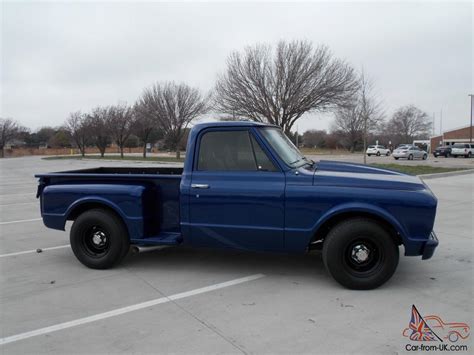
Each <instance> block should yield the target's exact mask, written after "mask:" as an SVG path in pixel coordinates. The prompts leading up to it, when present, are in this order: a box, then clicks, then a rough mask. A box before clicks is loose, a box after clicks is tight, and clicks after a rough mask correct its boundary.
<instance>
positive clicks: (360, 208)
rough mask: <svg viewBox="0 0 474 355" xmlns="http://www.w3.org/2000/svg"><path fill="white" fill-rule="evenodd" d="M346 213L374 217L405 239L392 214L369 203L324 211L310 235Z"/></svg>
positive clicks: (351, 204)
mask: <svg viewBox="0 0 474 355" xmlns="http://www.w3.org/2000/svg"><path fill="white" fill-rule="evenodd" d="M347 212H363V213H367V214H371V215H375V216H377V217H379V218H382V219H383V220H385V221H386V222H387V223H389V224H390V225H391V226H392V227H393V228H394V229H395V231H396V232H397V233H398V234H400V236H401V238H402V240H403V241H405V240H406V239H407V235H408V234H407V232H406V230H405V228H403V226H402V225H401V224H400V222H398V221H397V219H396V218H394V217H393V215H392V214H390V213H389V212H388V211H386V210H385V209H383V208H382V207H380V206H376V205H372V204H369V203H363V202H349V203H343V204H340V205H337V206H334V207H333V208H331V209H329V210H328V211H326V213H324V214H323V215H322V216H321V217H320V218H319V220H318V221H317V222H316V223H315V224H314V226H313V227H312V235H315V234H316V233H317V232H318V230H319V228H320V227H321V226H322V225H324V223H326V222H327V221H328V220H330V219H331V218H333V217H336V216H337V215H340V214H342V213H347Z"/></svg>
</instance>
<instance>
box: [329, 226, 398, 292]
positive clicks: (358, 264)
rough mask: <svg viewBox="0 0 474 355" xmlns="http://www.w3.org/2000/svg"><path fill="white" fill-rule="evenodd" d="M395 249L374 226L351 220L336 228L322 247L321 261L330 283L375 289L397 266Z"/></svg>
mask: <svg viewBox="0 0 474 355" xmlns="http://www.w3.org/2000/svg"><path fill="white" fill-rule="evenodd" d="M398 258H399V252H398V246H397V244H396V243H395V241H394V240H393V238H392V236H391V235H390V234H389V233H388V232H387V231H386V230H385V229H384V228H383V227H382V226H381V225H379V224H378V223H377V222H375V221H373V220H370V219H367V218H352V219H349V220H346V221H344V222H341V223H340V224H338V225H336V226H335V227H334V228H333V229H332V230H331V231H330V232H329V234H328V236H327V237H326V238H325V240H324V243H323V261H324V264H325V266H326V268H327V270H328V271H329V273H330V274H331V275H332V277H334V279H335V280H336V281H337V282H339V283H340V284H341V285H343V286H345V287H347V288H350V289H356V290H368V289H373V288H377V287H379V286H380V285H382V284H384V283H385V282H386V281H387V280H389V279H390V278H391V277H392V275H393V273H394V272H395V270H396V268H397V265H398Z"/></svg>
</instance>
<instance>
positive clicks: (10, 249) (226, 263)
mask: <svg viewBox="0 0 474 355" xmlns="http://www.w3.org/2000/svg"><path fill="white" fill-rule="evenodd" d="M360 158H361V157H360ZM378 158H379V157H371V158H370V160H379V159H378ZM318 159H319V157H318ZM381 159H385V158H381ZM381 159H380V160H381ZM431 159H432V157H430V160H431ZM439 160H440V161H441V160H443V161H444V160H445V159H444V158H440V159H439ZM446 160H448V159H446ZM451 160H453V161H454V160H460V159H451ZM473 160H474V159H469V160H467V159H466V161H467V162H466V164H471V163H470V161H473ZM391 161H394V159H391ZM409 163H412V162H409ZM415 163H424V162H422V161H415ZM99 164H100V165H102V166H118V165H133V164H134V163H131V162H128V163H119V162H101V163H99V162H97V161H75V160H70V161H60V160H57V161H55V160H50V161H46V160H41V159H40V158H38V157H31V158H15V159H3V160H0V298H1V303H0V314H1V316H0V319H1V320H0V321H1V338H2V339H1V341H0V343H1V342H4V344H3V345H0V352H2V353H5V354H24V353H46V352H48V353H58V354H64V353H146V352H148V353H151V352H153V353H267V354H268V353H292V354H294V353H334V352H337V353H348V352H355V353H398V352H404V351H405V350H406V348H405V347H406V344H407V343H408V342H409V341H408V339H407V338H404V337H403V336H402V331H403V329H404V328H406V327H407V326H408V323H409V321H410V316H411V313H410V312H411V306H412V304H415V305H416V306H417V308H418V309H419V311H420V313H421V314H422V315H428V314H436V315H438V316H440V317H441V318H443V319H444V320H445V321H447V322H466V323H468V324H469V325H470V326H471V327H472V326H474V322H473V314H474V312H473V311H474V307H473V302H472V300H473V299H474V295H473V293H474V292H473V291H474V289H473V288H474V283H473V275H474V274H473V264H472V261H473V250H474V248H473V223H474V222H473V219H474V175H472V174H469V175H459V176H451V177H444V178H435V179H430V180H426V183H427V184H428V185H429V187H430V188H431V189H432V190H433V192H434V193H435V195H436V196H437V197H438V199H439V206H438V215H437V220H436V226H435V230H436V232H437V234H438V237H439V239H440V246H439V248H438V249H437V251H436V253H435V255H434V257H433V258H432V259H430V260H426V261H422V260H421V258H418V257H416V258H414V257H401V258H400V264H399V267H398V270H397V272H396V273H395V275H394V277H393V278H392V279H391V280H390V281H389V282H388V283H387V284H385V285H384V286H382V287H381V288H379V289H376V290H372V291H350V290H346V289H343V288H341V286H339V285H338V284H337V283H336V282H335V281H333V280H332V279H331V277H330V276H329V275H328V274H327V273H326V271H325V269H324V267H323V264H322V260H321V256H320V254H318V253H313V254H310V255H269V254H256V253H241V252H223V251H211V250H192V249H185V248H169V249H165V250H161V251H154V252H149V253H144V254H139V255H130V256H128V257H127V258H126V259H125V260H124V262H123V263H122V264H121V265H119V266H118V267H116V268H115V269H111V270H102V271H99V270H91V269H87V268H86V267H84V266H83V265H82V264H80V263H79V262H78V261H77V260H76V258H75V257H74V255H73V254H72V252H71V250H70V248H69V246H68V233H64V232H60V231H53V230H50V229H47V228H46V227H44V226H43V224H42V222H41V220H39V218H40V214H39V206H38V201H37V200H36V199H35V196H34V195H35V192H36V181H35V179H34V178H33V174H34V173H39V172H48V171H62V170H69V169H76V168H86V167H94V166H98V165H99ZM135 164H136V163H135ZM471 165H472V164H471ZM69 227H70V225H68V228H67V229H69ZM37 248H41V249H42V250H43V252H41V253H37V252H36V249H37ZM49 248H50V249H49ZM401 254H402V253H401ZM148 301H152V302H150V303H144V302H148ZM105 312H109V313H105ZM463 344H468V345H469V346H470V349H472V336H471V337H470V338H468V340H467V341H465V342H464V343H463ZM471 351H472V350H471Z"/></svg>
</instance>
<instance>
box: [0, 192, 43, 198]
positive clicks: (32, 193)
mask: <svg viewBox="0 0 474 355" xmlns="http://www.w3.org/2000/svg"><path fill="white" fill-rule="evenodd" d="M3 196H36V192H28V193H24V194H0V197H3Z"/></svg>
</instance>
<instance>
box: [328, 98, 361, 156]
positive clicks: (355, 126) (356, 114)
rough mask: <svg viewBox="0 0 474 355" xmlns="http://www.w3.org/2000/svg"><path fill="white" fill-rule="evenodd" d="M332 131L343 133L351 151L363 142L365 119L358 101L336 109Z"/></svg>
mask: <svg viewBox="0 0 474 355" xmlns="http://www.w3.org/2000/svg"><path fill="white" fill-rule="evenodd" d="M332 131H339V132H341V133H343V135H344V138H345V139H344V140H346V141H347V144H348V146H349V149H350V151H351V152H354V150H355V149H356V148H357V146H358V145H359V144H360V143H362V141H363V135H364V120H363V118H362V116H361V115H360V110H359V107H358V105H357V102H354V103H353V104H351V105H347V106H345V107H341V108H339V109H338V110H337V111H336V115H335V120H334V123H333V127H332Z"/></svg>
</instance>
